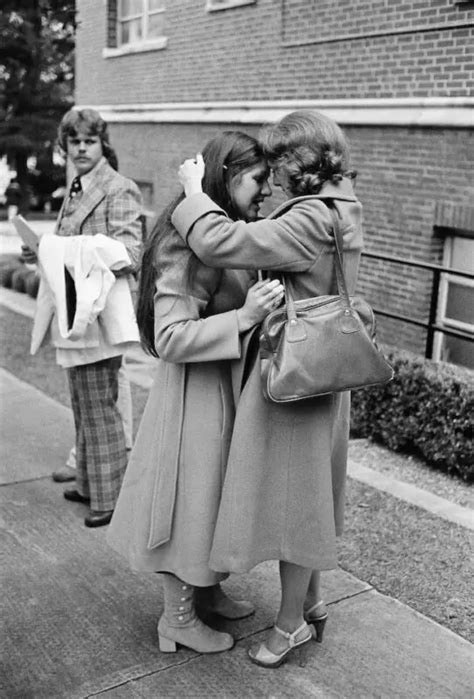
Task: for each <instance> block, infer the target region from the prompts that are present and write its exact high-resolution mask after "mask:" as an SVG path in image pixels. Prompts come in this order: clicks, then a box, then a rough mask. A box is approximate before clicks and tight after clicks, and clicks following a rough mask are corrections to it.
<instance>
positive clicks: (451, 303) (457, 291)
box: [445, 282, 474, 325]
mask: <svg viewBox="0 0 474 699" xmlns="http://www.w3.org/2000/svg"><path fill="white" fill-rule="evenodd" d="M445 315H446V318H452V319H453V320H461V321H462V322H463V323H469V324H471V325H474V287H472V286H463V285H462V284H456V282H449V284H448V298H447V300H446V314H445Z"/></svg>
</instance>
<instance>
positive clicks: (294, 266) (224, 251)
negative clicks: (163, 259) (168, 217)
mask: <svg viewBox="0 0 474 699" xmlns="http://www.w3.org/2000/svg"><path fill="white" fill-rule="evenodd" d="M330 216H331V215H330V213H329V210H328V209H327V207H326V206H324V204H322V203H321V202H318V201H315V200H311V201H302V202H299V203H298V204H295V205H294V206H293V207H292V208H291V209H289V210H288V211H287V212H285V213H284V214H282V215H281V216H280V217H279V218H275V219H262V220H259V221H255V222H252V223H245V222H244V221H232V220H231V219H229V218H228V217H227V216H226V215H225V213H224V212H223V211H222V210H221V209H219V207H218V206H217V205H216V204H214V203H213V202H212V200H211V199H209V197H208V196H207V195H206V194H194V195H193V196H191V197H187V198H186V199H184V200H183V201H182V202H181V203H180V204H179V205H178V206H177V207H176V209H175V211H174V213H173V217H172V220H173V224H174V226H175V227H176V229H177V230H178V232H179V233H180V235H181V236H182V238H183V239H184V240H185V241H186V242H187V244H188V245H189V247H190V248H191V249H192V250H193V251H194V253H195V254H196V255H197V256H198V257H199V259H200V260H201V261H202V262H204V263H205V264H207V265H210V266H213V267H233V268H237V269H244V268H247V269H260V268H263V269H267V270H281V271H286V272H304V271H306V270H308V269H310V268H311V267H312V265H313V264H314V263H315V261H316V260H317V258H318V257H319V256H320V254H321V252H322V250H323V249H324V247H325V246H327V245H330V244H331V238H330V236H329V231H330V230H331V226H332V222H331V218H330Z"/></svg>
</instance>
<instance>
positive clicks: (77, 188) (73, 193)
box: [69, 177, 82, 199]
mask: <svg viewBox="0 0 474 699" xmlns="http://www.w3.org/2000/svg"><path fill="white" fill-rule="evenodd" d="M81 192H82V185H81V180H80V179H79V177H75V178H74V179H73V181H72V182H71V189H70V190H69V199H74V198H75V197H77V195H78V194H81Z"/></svg>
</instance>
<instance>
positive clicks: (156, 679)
mask: <svg viewBox="0 0 474 699" xmlns="http://www.w3.org/2000/svg"><path fill="white" fill-rule="evenodd" d="M0 384H1V389H2V396H3V400H2V402H1V405H0V428H1V461H0V464H1V472H0V482H1V484H2V485H3V487H2V488H1V489H0V499H1V503H2V504H1V510H2V520H3V522H2V535H3V537H2V538H3V539H4V542H3V549H4V552H5V554H4V558H3V562H2V572H1V576H2V583H3V587H2V589H3V590H4V591H5V592H4V594H3V596H2V606H3V610H2V625H3V632H2V646H3V648H2V663H3V669H2V672H1V679H0V687H1V696H2V697H5V699H14V698H18V699H20V698H21V699H24V698H25V697H34V698H35V699H36V698H39V697H44V698H48V699H49V698H51V697H71V698H75V697H90V696H97V695H101V696H104V697H114V698H118V697H150V698H151V697H184V698H188V697H351V698H354V697H356V698H359V697H360V698H362V697H363V698H368V697H390V699H392V698H394V697H401V698H405V697H406V698H407V699H408V697H410V698H411V697H417V698H421V697H430V698H431V699H433V698H434V699H447V698H448V697H453V698H454V697H455V698H456V699H460V698H464V697H466V699H467V697H472V695H473V694H472V691H473V679H474V677H473V672H472V661H473V659H474V656H473V649H472V646H471V644H469V643H468V642H467V641H465V640H463V639H462V638H461V637H459V636H456V635H455V634H453V633H452V632H451V631H448V630H446V629H444V628H443V627H441V626H439V625H438V624H436V623H434V622H432V621H430V620H429V619H427V618H426V617H423V616H421V615H420V614H418V613H417V612H415V611H413V610H412V609H410V608H409V607H407V606H405V605H403V604H400V603H399V602H398V601H397V600H394V599H391V598H388V597H385V596H383V595H381V594H379V593H377V592H376V591H375V590H374V589H372V588H371V587H370V586H369V585H367V584H365V583H364V582H362V581H360V580H357V579H356V578H354V577H353V576H351V575H349V574H347V573H345V572H344V571H340V570H339V571H333V572H330V573H326V574H325V575H324V587H325V591H324V594H325V598H326V600H327V601H328V602H329V604H330V607H329V613H330V619H329V622H328V626H327V633H326V636H325V640H324V643H323V644H322V645H319V644H312V648H311V651H310V653H309V657H308V662H307V665H306V667H305V668H300V667H299V666H298V665H297V664H296V663H295V661H294V660H291V659H290V660H289V662H287V663H285V664H284V665H283V666H282V667H281V668H279V669H278V670H265V669H263V668H257V667H256V666H254V665H252V664H251V663H250V662H249V661H248V659H247V655H246V651H247V648H248V647H249V646H250V645H251V643H253V642H254V641H255V640H258V639H260V638H262V637H263V635H264V634H263V632H264V631H265V630H266V629H268V628H269V627H270V626H271V624H272V622H273V618H274V614H275V611H276V609H277V606H278V599H279V589H278V578H277V569H276V564H275V563H273V562H272V563H265V564H262V565H260V566H257V568H255V569H254V570H253V571H252V572H251V573H249V574H248V575H246V576H242V577H234V576H231V578H230V579H229V581H228V582H227V583H226V586H227V588H228V589H229V590H230V592H231V593H232V594H234V595H235V596H243V597H246V598H249V599H252V600H253V602H254V603H255V605H256V607H257V613H256V614H255V616H254V617H252V618H250V619H247V620H244V621H242V622H238V623H234V624H230V623H226V624H221V627H222V628H225V629H227V630H228V631H230V632H232V633H233V634H234V636H235V637H236V640H237V642H236V645H235V647H234V649H233V650H232V651H230V652H228V653H224V654H221V655H217V656H201V655H199V654H197V653H194V652H192V651H189V650H186V649H180V650H179V652H178V653H176V654H175V655H172V654H171V655H168V654H166V655H165V654H162V653H160V652H159V650H158V644H157V638H156V628H155V627H156V621H157V619H158V616H159V614H160V612H161V609H162V597H161V590H160V585H159V580H158V578H157V577H156V576H154V575H141V574H140V575H139V574H135V573H132V572H131V571H130V570H129V569H128V567H127V566H126V564H125V563H124V562H123V561H122V560H121V559H119V558H118V557H117V556H116V555H115V553H114V552H112V551H111V550H110V549H109V548H108V547H107V545H106V543H105V529H99V530H90V529H86V528H85V527H84V525H83V518H84V514H85V510H84V507H83V506H81V505H79V504H78V505H75V504H72V503H68V502H66V501H65V500H64V499H63V498H62V488H61V486H58V485H56V484H54V483H53V482H52V480H51V479H50V473H51V471H52V470H54V469H55V468H57V467H58V466H60V465H61V464H62V461H63V459H64V455H65V454H66V453H67V451H68V449H69V446H70V444H71V441H72V438H73V424H72V418H71V412H70V410H68V409H67V408H65V407H64V406H61V405H59V404H58V403H56V402H55V401H53V400H52V399H51V398H49V397H48V396H46V395H44V394H43V393H41V392H40V391H38V390H37V389H35V388H33V387H32V386H30V385H28V384H25V383H23V382H22V381H20V380H18V379H17V378H16V377H14V376H13V375H11V374H10V373H8V372H6V371H5V370H0Z"/></svg>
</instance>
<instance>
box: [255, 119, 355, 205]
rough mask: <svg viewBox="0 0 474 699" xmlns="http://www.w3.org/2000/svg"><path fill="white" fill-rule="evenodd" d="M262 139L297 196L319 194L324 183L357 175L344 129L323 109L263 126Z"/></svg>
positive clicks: (267, 154) (272, 162)
mask: <svg viewBox="0 0 474 699" xmlns="http://www.w3.org/2000/svg"><path fill="white" fill-rule="evenodd" d="M259 139H260V142H261V144H262V147H263V150H264V153H265V156H266V158H267V159H268V160H269V161H270V164H272V165H274V166H276V167H279V168H282V169H284V171H285V173H286V174H287V177H288V183H289V186H290V188H291V193H292V194H293V195H294V196H302V195H306V194H317V193H318V192H319V191H320V189H321V187H322V186H323V184H324V182H327V181H330V182H337V181H338V180H341V179H342V178H343V177H355V173H354V171H352V170H349V146H348V144H347V141H346V138H345V136H344V133H343V131H342V129H341V128H340V127H339V126H338V125H337V124H336V122H335V121H333V120H332V119H330V118H329V117H327V116H325V115H324V114H321V113H320V112H316V111H313V110H300V111H296V112H291V113H290V114H287V115H286V116H285V117H283V118H282V119H281V120H280V121H278V122H277V123H276V124H268V125H267V126H264V127H263V129H262V131H261V133H260V136H259Z"/></svg>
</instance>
